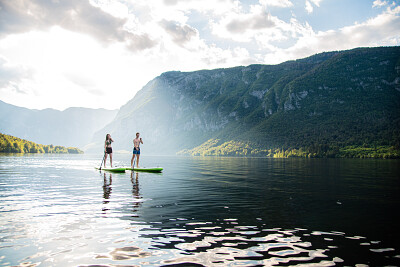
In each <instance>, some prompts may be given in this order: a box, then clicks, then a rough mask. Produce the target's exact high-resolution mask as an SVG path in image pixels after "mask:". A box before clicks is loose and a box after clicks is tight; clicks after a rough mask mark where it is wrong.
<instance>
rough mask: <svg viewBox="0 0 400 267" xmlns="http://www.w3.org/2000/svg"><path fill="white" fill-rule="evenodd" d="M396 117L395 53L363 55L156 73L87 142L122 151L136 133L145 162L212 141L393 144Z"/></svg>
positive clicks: (399, 86)
mask: <svg viewBox="0 0 400 267" xmlns="http://www.w3.org/2000/svg"><path fill="white" fill-rule="evenodd" d="M399 110H400V48H399V47H388V48H363V49H354V50H350V51H343V52H330V53H323V54H318V55H315V56H312V57H309V58H306V59H301V60H297V61H290V62H285V63H282V64H279V65H250V66H247V67H235V68H229V69H216V70H201V71H195V72H187V73H184V72H167V73H163V74H162V75H160V76H159V77H156V78H155V79H154V80H152V81H150V82H149V83H148V84H147V85H146V86H144V87H143V89H142V90H141V91H139V92H138V93H137V95H136V96H135V97H134V98H133V99H132V100H130V101H129V102H128V103H127V104H126V105H124V106H123V107H121V109H120V111H119V113H118V114H117V116H116V118H115V120H114V121H113V122H112V123H111V124H109V125H108V126H106V128H104V129H103V130H101V131H99V132H98V133H97V134H96V138H95V141H96V142H98V143H102V140H103V139H104V136H105V134H106V133H107V132H109V133H111V134H112V136H113V137H114V139H115V140H116V142H115V144H114V147H115V148H116V149H125V150H130V149H131V148H132V139H133V138H134V136H135V133H136V132H141V134H142V137H143V140H144V142H145V144H144V145H143V146H142V147H143V149H145V150H147V151H148V153H152V154H153V153H155V154H173V153H175V152H177V151H179V150H182V149H185V148H193V147H195V146H198V145H200V144H202V143H203V142H205V141H207V140H209V139H212V138H214V139H216V138H217V139H220V140H225V141H229V140H245V141H251V142H254V143H257V144H258V145H260V146H264V147H279V146H293V147H296V146H302V145H304V144H305V145H309V144H312V143H313V142H314V141H316V140H319V141H318V142H325V143H326V142H331V141H332V142H333V141H334V142H338V143H343V144H345V143H346V144H348V143H349V142H350V141H351V142H364V141H366V140H367V141H368V142H372V141H373V142H383V141H384V140H385V139H387V138H389V139H390V140H392V141H393V140H395V139H396V138H398V129H399V126H400V123H399ZM385 127H386V128H387V127H389V128H390V129H392V130H393V131H394V132H393V131H392V133H389V132H388V131H386V130H384V129H383V128H385ZM396 129H397V131H396ZM351 142H350V143H351Z"/></svg>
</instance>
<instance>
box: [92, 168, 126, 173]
mask: <svg viewBox="0 0 400 267" xmlns="http://www.w3.org/2000/svg"><path fill="white" fill-rule="evenodd" d="M95 169H97V170H100V171H107V172H125V169H126V168H101V169H100V168H95Z"/></svg>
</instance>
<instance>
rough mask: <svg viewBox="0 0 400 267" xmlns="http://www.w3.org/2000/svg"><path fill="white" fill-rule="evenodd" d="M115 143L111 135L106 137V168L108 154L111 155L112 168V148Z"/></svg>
mask: <svg viewBox="0 0 400 267" xmlns="http://www.w3.org/2000/svg"><path fill="white" fill-rule="evenodd" d="M112 142H114V140H112V138H111V135H110V134H107V135H106V141H105V142H104V154H105V155H104V168H105V167H106V161H107V154H109V155H110V165H111V168H112V147H111V143H112Z"/></svg>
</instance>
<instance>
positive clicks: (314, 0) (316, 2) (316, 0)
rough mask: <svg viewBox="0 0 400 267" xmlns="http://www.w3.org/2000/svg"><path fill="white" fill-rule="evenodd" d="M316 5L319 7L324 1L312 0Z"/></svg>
mask: <svg viewBox="0 0 400 267" xmlns="http://www.w3.org/2000/svg"><path fill="white" fill-rule="evenodd" d="M310 1H311V2H312V3H313V4H314V5H316V6H317V7H319V4H320V3H321V2H322V0H310Z"/></svg>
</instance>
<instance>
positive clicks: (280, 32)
mask: <svg viewBox="0 0 400 267" xmlns="http://www.w3.org/2000/svg"><path fill="white" fill-rule="evenodd" d="M88 1H90V2H88ZM253 3H254V4H249V2H245V1H243V2H241V1H238V0H154V1H148V0H123V1H122V0H87V1H83V0H71V1H65V2H64V1H58V2H57V1H47V2H46V1H41V0H18V1H0V7H1V9H0V21H1V23H0V96H1V99H2V100H4V101H6V102H9V103H12V104H19V105H21V106H28V107H35V108H45V107H53V108H59V109H60V108H66V107H69V106H86V107H106V108H118V107H119V106H121V105H122V104H124V103H125V102H126V101H128V100H129V99H130V98H132V97H133V96H134V95H135V93H136V92H137V91H138V90H139V89H141V87H142V86H143V85H145V84H146V83H147V82H148V81H149V80H151V79H153V78H154V77H155V76H157V75H159V74H161V73H162V72H165V71H170V70H181V71H194V70H198V69H211V68H221V67H233V66H237V65H247V64H251V63H267V64H272V63H280V62H283V61H286V60H289V59H296V58H299V57H305V56H309V55H312V54H315V53H318V52H322V51H330V50H339V49H349V48H354V47H357V46H377V45H399V43H400V33H399V30H398V29H400V22H399V20H400V17H399V14H400V7H397V6H393V5H389V4H387V8H386V10H384V11H382V12H383V13H382V14H380V15H379V16H376V17H375V18H372V19H370V20H366V21H364V22H362V23H358V24H354V25H350V26H347V27H342V28H341V29H339V30H327V31H320V32H319V31H315V30H314V29H313V27H312V25H310V24H309V23H308V22H307V21H306V18H307V16H304V15H305V14H306V12H307V10H308V12H309V13H312V12H314V11H315V9H316V8H320V9H322V8H324V6H323V5H322V4H321V3H322V1H321V0H306V1H305V2H303V1H300V2H299V1H297V2H296V1H291V0H281V1H278V0H259V1H258V2H257V1H253ZM304 3H306V5H307V6H308V7H307V10H305V9H304V6H303V4H304ZM383 3H385V4H386V3H388V2H387V1H384V0H376V1H374V6H375V7H379V6H381V5H382V4H383ZM295 5H296V6H295ZM285 8H286V9H285ZM371 8H372V7H371ZM28 10H29V12H28ZM277 10H278V11H277ZM375 11H376V10H375ZM275 12H276V13H275ZM282 12H290V13H288V14H289V16H288V14H285V15H282V14H283V13H282ZM60 18H63V19H60ZM27 44H29V45H27ZM33 99H34V101H32V100H33Z"/></svg>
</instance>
